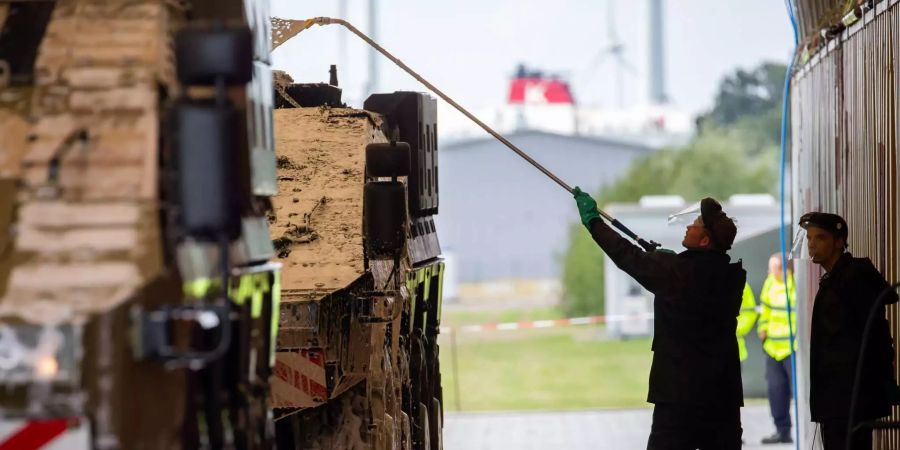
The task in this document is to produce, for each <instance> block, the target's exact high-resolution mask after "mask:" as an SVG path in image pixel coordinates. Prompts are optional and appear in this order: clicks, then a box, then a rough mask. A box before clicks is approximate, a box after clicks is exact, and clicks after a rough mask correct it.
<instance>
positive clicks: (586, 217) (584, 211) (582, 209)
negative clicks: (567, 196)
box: [572, 186, 600, 230]
mask: <svg viewBox="0 0 900 450" xmlns="http://www.w3.org/2000/svg"><path fill="white" fill-rule="evenodd" d="M572 195H574V196H575V203H576V204H577V205H578V214H579V215H581V223H583V224H584V226H585V227H587V229H588V230H590V229H591V220H592V219H596V218H598V217H600V212H599V211H597V202H595V201H594V199H593V198H591V196H590V195H588V194H587V193H585V192H582V190H581V189H580V188H579V187H578V186H575V189H572Z"/></svg>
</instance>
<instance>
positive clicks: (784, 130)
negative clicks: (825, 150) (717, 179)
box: [780, 0, 800, 450]
mask: <svg viewBox="0 0 900 450" xmlns="http://www.w3.org/2000/svg"><path fill="white" fill-rule="evenodd" d="M791 1H792V0H784V4H785V6H786V7H787V12H788V16H789V17H790V19H791V28H792V29H793V31H794V51H793V52H791V60H790V62H789V63H788V67H787V73H785V77H784V95H783V99H782V102H783V103H782V106H781V230H780V231H781V270H782V271H783V276H784V278H783V279H784V286H785V289H784V297H785V301H786V302H785V303H786V305H787V313H788V336H789V337H790V341H789V344H788V345H789V348H790V349H791V387H792V390H793V394H794V446H795V447H794V448H796V449H797V450H800V423H799V422H800V407H799V404H800V401H799V398H798V395H797V394H798V393H797V357H796V354H795V352H794V321H793V320H791V318H792V315H793V311H791V292H790V289H788V288H787V286H788V264H787V263H788V260H787V242H786V240H785V223H784V179H785V176H784V175H785V167H786V165H787V162H786V160H787V135H788V125H789V123H788V114H789V112H790V109H789V108H790V95H791V74H792V73H793V71H794V60H795V57H796V55H797V48H798V46H799V42H800V37H799V35H798V32H797V18H796V16H795V15H794V6H793V5H792V4H791ZM791 221H793V217H792V218H791Z"/></svg>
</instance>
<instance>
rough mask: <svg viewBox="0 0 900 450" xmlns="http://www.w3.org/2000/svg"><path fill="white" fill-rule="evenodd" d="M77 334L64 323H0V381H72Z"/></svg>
mask: <svg viewBox="0 0 900 450" xmlns="http://www.w3.org/2000/svg"><path fill="white" fill-rule="evenodd" d="M79 335H80V333H79V332H78V329H77V328H76V327H74V326H72V325H68V324H64V325H55V326H39V325H25V324H22V325H11V324H0V384H26V383H35V382H65V381H74V380H75V376H76V370H77V359H78V355H77V354H76V349H77V346H76V343H77V338H79V337H80V336H79Z"/></svg>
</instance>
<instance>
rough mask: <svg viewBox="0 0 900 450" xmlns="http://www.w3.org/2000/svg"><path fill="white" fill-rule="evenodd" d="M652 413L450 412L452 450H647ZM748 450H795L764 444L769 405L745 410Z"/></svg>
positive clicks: (447, 442) (447, 444)
mask: <svg viewBox="0 0 900 450" xmlns="http://www.w3.org/2000/svg"><path fill="white" fill-rule="evenodd" d="M651 414H652V410H651V409H628V410H602V411H575V412H525V413H520V412H516V413H447V414H446V415H445V418H444V419H445V424H444V448H445V449H447V450H507V449H508V450H513V449H514V450H545V449H551V448H552V449H556V448H559V449H563V448H564V449H569V450H588V449H590V450H598V449H610V450H644V449H645V448H646V447H647V436H648V435H649V433H650V422H651ZM741 423H742V426H743V428H744V441H745V442H746V443H747V444H746V445H745V446H744V448H745V449H751V450H763V449H765V450H789V449H793V448H794V446H793V445H766V446H763V445H760V444H759V441H760V439H762V438H763V437H764V436H768V435H770V434H771V433H772V431H773V430H774V428H773V426H772V419H771V418H770V416H769V408H768V406H766V405H754V406H748V407H745V408H743V409H742V410H741Z"/></svg>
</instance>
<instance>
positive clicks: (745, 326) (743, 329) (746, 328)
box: [736, 283, 759, 362]
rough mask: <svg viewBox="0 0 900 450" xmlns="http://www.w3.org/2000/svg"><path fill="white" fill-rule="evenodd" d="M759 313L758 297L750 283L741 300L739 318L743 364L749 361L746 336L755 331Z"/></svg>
mask: <svg viewBox="0 0 900 450" xmlns="http://www.w3.org/2000/svg"><path fill="white" fill-rule="evenodd" d="M758 315H759V313H758V312H757V311H756V297H754V296H753V289H751V288H750V283H747V284H745V285H744V296H743V298H742V300H741V312H740V314H738V317H737V333H736V334H737V342H738V355H739V356H740V358H741V362H744V361H746V360H747V343H746V342H745V341H744V336H746V335H747V333H749V332H750V330H752V329H753V325H755V324H756V318H757V316H758Z"/></svg>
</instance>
